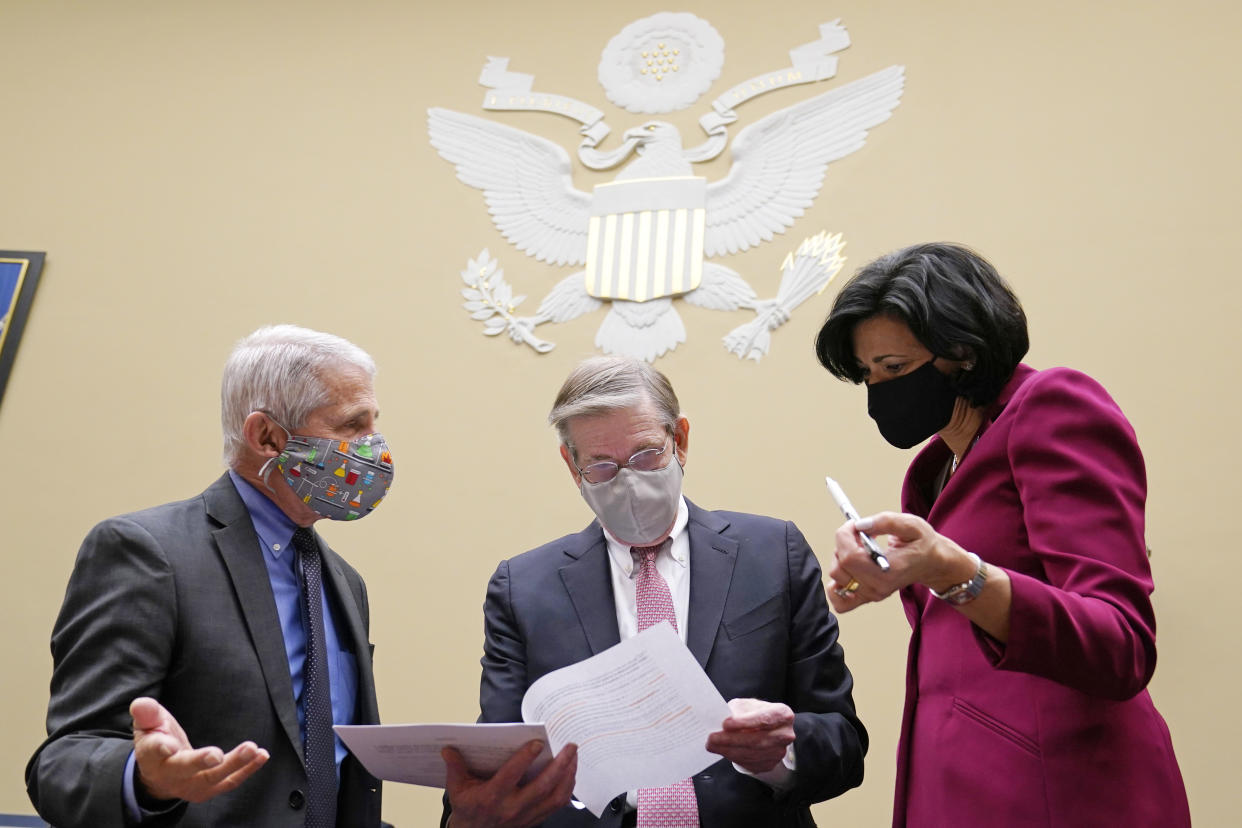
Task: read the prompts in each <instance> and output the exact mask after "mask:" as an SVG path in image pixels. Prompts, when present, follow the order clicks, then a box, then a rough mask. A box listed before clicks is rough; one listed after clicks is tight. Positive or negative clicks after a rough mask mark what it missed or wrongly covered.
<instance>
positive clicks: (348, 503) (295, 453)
mask: <svg viewBox="0 0 1242 828" xmlns="http://www.w3.org/2000/svg"><path fill="white" fill-rule="evenodd" d="M272 422H274V423H275V422H276V421H275V420H272ZM276 425H280V423H276ZM280 427H281V429H282V430H283V431H284V432H285V434H287V435H289V439H288V441H286V443H285V450H284V451H283V452H281V453H280V455H279V456H278V457H273V458H271V459H270V460H268V462H267V463H264V464H263V468H262V469H260V470H259V475H260V477H262V478H263V480H264V482H266V481H267V479H268V476H269V475H270V474H271V470H270V468H269V464H270V463H275V466H276V468H277V469H278V470H279V471H280V473H281V475H283V476H284V478H285V482H286V483H288V484H289V488H291V489H293V491H294V493H295V494H296V495H297V496H298V497H300V498H301V499H302V502H303V503H305V504H306V505H307V506H309V507H310V508H311V509H312V510H313V511H314V512H315V514H317V515H321V516H323V517H326V518H328V519H329V520H358V519H359V518H364V517H366V516H367V515H369V514H371V512H372V511H373V510H374V509H375V507H376V506H379V505H380V502H381V501H382V500H383V499H384V495H386V494H388V487H389V486H391V485H392V474H393V469H392V454H391V453H390V452H389V451H388V443H386V442H385V441H384V437H383V435H382V434H380V433H378V432H376V433H374V434H368V435H366V436H365V437H359V438H357V439H356V440H334V439H332V438H331V437H306V436H303V435H300V434H292V433H290V432H289V429H287V428H285V427H284V426H280Z"/></svg>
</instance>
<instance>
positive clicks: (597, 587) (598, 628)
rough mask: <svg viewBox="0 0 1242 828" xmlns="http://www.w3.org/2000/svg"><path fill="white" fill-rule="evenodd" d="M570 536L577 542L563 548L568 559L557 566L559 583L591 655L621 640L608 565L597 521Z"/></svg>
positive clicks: (601, 533)
mask: <svg viewBox="0 0 1242 828" xmlns="http://www.w3.org/2000/svg"><path fill="white" fill-rule="evenodd" d="M573 539H574V540H576V541H577V543H574V544H571V545H570V546H569V547H567V548H566V549H565V554H566V555H567V556H569V558H570V562H569V563H568V564H566V565H565V566H563V567H561V569H560V573H561V582H562V583H563V584H564V585H565V590H566V592H568V593H569V600H570V601H572V602H573V605H574V610H575V611H576V612H577V613H578V620H579V621H580V622H581V623H582V630H583V632H585V633H586V639H587V644H588V645H589V646H590V648H591V654H592V655H595V654H596V653H599V652H602V651H604V650H606V649H608V648H609V647H611V646H613V645H614V644H618V643H620V641H621V631H620V629H618V627H617V605H616V601H615V600H614V599H613V596H612V576H611V574H610V571H609V568H608V566H609V565H608V544H607V543H606V542H605V541H604V532H603V530H602V529H600V528H599V524H598V523H592V524H591V525H590V526H588V527H587V528H586V529H585V530H584V531H582V532H579V533H578V534H577V535H575V536H574V538H573Z"/></svg>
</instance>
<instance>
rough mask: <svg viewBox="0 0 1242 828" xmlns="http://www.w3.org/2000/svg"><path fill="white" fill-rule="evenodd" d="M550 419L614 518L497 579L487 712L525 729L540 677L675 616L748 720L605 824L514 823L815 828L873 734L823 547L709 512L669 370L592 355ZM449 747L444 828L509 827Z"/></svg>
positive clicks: (607, 816)
mask: <svg viewBox="0 0 1242 828" xmlns="http://www.w3.org/2000/svg"><path fill="white" fill-rule="evenodd" d="M549 421H550V422H551V423H552V424H553V425H554V426H555V427H556V429H557V432H558V436H559V437H560V441H561V449H560V453H561V457H562V458H563V460H564V461H565V465H566V467H567V468H568V470H569V474H570V476H571V477H572V478H573V481H574V485H575V486H576V487H577V488H578V490H579V492H580V493H581V495H582V497H583V498H584V499H585V500H586V502H587V504H588V505H589V506H590V507H591V509H592V511H593V512H594V513H595V515H596V517H597V520H595V521H593V522H592V523H591V525H590V526H588V527H587V528H586V529H584V530H582V531H581V532H578V533H576V534H571V535H566V536H565V537H563V538H560V539H559V540H555V541H552V542H551V543H548V544H545V545H543V546H541V547H539V548H537V549H534V550H532V551H530V552H527V553H525V554H522V555H518V556H517V557H515V558H513V559H511V560H508V561H503V562H502V563H501V564H500V566H499V568H498V569H497V570H496V573H495V575H493V576H492V580H491V583H490V584H489V586H488V590H487V599H486V602H485V604H484V625H485V639H484V655H483V677H482V685H481V693H480V706H481V708H482V715H481V717H480V720H481V721H484V722H510V721H521V718H522V716H521V703H522V697H523V695H525V693H526V690H527V688H528V687H530V685H531V684H532V683H534V682H535V681H536V680H537V679H538V678H539V677H540V676H543V675H544V674H546V673H549V672H551V671H553V670H556V669H558V668H561V667H564V666H566V665H569V664H573V663H575V662H578V661H581V660H583V659H585V658H589V657H590V656H592V655H594V654H596V653H598V652H600V651H601V650H604V649H606V648H608V647H610V646H612V645H614V644H616V643H618V642H619V641H621V640H622V639H624V638H628V637H630V636H632V635H635V634H636V633H637V632H639V631H641V630H642V629H645V628H646V626H649V625H650V624H651V623H658V622H659V621H661V620H664V621H668V622H669V623H671V624H672V625H673V626H674V627H675V628H676V629H677V631H678V632H679V633H680V634H681V637H682V640H683V641H684V642H685V644H686V646H687V647H688V648H689V649H690V651H691V652H692V653H693V654H694V656H695V658H696V659H697V660H698V662H699V664H700V665H702V667H703V669H704V671H705V672H706V673H707V676H708V677H709V678H710V679H711V681H712V682H713V684H715V686H716V688H717V689H718V690H719V691H720V693H721V695H723V696H724V697H725V698H726V699H729V700H730V701H729V707H730V710H731V712H732V714H731V715H730V717H729V718H727V719H726V720H725V721H724V722H723V723H722V724H721V729H720V730H719V731H718V732H716V733H713V734H712V735H711V736H710V737H709V738H708V740H707V745H706V747H707V749H708V750H709V751H711V752H713V753H716V754H719V755H720V756H721V759H720V760H719V761H717V762H716V763H715V764H713V765H711V766H709V767H708V768H706V769H705V770H704V771H703V772H702V773H699V774H697V775H696V776H695V777H694V778H693V779H691V780H686V781H685V782H683V783H681V784H679V785H675V786H672V787H670V788H667V789H644V790H639V791H631V792H629V793H628V794H624V795H621V796H619V797H617V798H616V799H615V800H614V801H613V802H612V803H611V805H610V806H609V807H608V808H607V809H606V810H605V812H604V814H603V816H602V817H601V818H599V819H596V818H595V817H594V816H593V815H592V814H591V813H590V812H588V811H586V810H584V809H581V808H576V807H564V808H561V809H559V810H557V811H556V812H554V813H552V814H550V815H549V816H547V817H546V819H544V818H543V817H540V818H538V819H519V818H514V819H511V820H509V821H506V822H505V823H504V824H506V825H514V826H516V825H532V824H542V825H544V826H547V828H551V827H552V826H556V827H557V828H569V827H570V826H584V827H585V826H610V828H615V827H616V826H628V825H637V826H638V827H639V828H644V826H647V825H676V826H678V828H689V827H691V826H702V827H703V828H754V826H765V827H767V828H771V826H778V827H780V828H785V827H786V826H788V827H789V828H792V827H793V826H810V825H814V822H813V820H812V818H811V814H810V810H809V806H810V805H811V804H813V803H815V802H820V801H823V800H825V799H828V798H830V797H833V796H836V795H838V794H840V793H842V792H844V791H846V790H848V789H850V788H852V787H854V786H856V785H858V784H860V783H861V782H862V776H863V756H864V754H865V752H866V749H867V734H866V731H865V730H864V729H863V726H862V724H861V723H860V722H859V720H858V717H857V716H856V715H855V712H854V703H853V698H852V696H851V691H852V687H853V681H852V679H851V677H850V673H849V670H848V669H847V668H846V666H845V660H844V656H843V653H842V650H841V647H840V645H839V644H838V643H837V624H836V620H835V619H834V618H833V617H832V616H831V614H830V613H829V610H828V604H827V601H826V600H825V596H824V589H823V585H822V582H821V573H820V567H819V563H818V561H816V559H815V556H814V554H813V553H812V552H811V549H810V547H808V546H807V543H806V540H805V539H804V538H803V537H802V534H801V533H800V532H799V531H798V529H797V527H796V526H794V525H793V524H792V523H789V522H787V521H782V520H775V519H772V518H767V517H760V516H757V515H750V514H744V513H740V512H719V511H706V510H704V509H701V508H699V507H698V506H696V505H695V504H693V503H691V502H689V501H688V500H686V499H685V497H683V495H682V485H681V484H682V475H683V471H682V469H683V467H684V466H685V464H686V459H687V456H688V452H689V443H690V423H689V421H688V420H687V418H685V417H683V416H682V415H681V412H680V408H679V404H678V401H677V396H676V394H674V392H673V388H672V386H671V385H670V384H669V382H668V379H667V378H666V377H665V376H664V375H663V374H661V373H660V372H658V371H656V370H655V369H654V368H652V367H651V366H649V365H648V364H647V363H645V362H642V361H640V360H634V359H628V358H612V357H598V358H594V359H589V360H586V361H585V362H583V363H582V364H580V365H579V366H578V367H577V368H576V369H575V370H574V371H573V372H572V373H571V374H570V376H569V378H568V379H567V380H566V381H565V383H564V385H563V386H562V387H561V390H560V393H559V394H558V396H557V399H556V403H555V405H554V407H553V409H552V413H551V414H550V415H549ZM737 473H738V474H746V473H747V471H746V469H745V468H743V467H738V468H737ZM447 753H448V759H449V767H450V773H449V789H448V790H449V798H450V799H451V800H453V802H452V805H453V807H452V808H451V809H446V812H445V819H444V820H442V823H441V824H442V825H444V824H451V825H452V826H453V828H467V826H476V825H490V824H494V817H495V813H494V811H493V810H491V809H490V808H489V807H488V803H486V802H469V803H468V800H467V799H466V798H465V797H463V796H458V797H456V798H455V797H454V794H455V793H456V792H457V791H458V790H461V789H464V790H465V791H469V790H470V789H471V786H476V785H478V784H480V782H479V780H476V779H474V778H473V777H471V776H470V775H469V774H468V773H467V772H466V770H465V768H464V765H463V764H462V763H461V761H460V757H458V756H456V755H455V754H454V753H453V752H452V751H447ZM467 803H468V804H469V805H470V807H469V808H467V807H466V805H467ZM450 819H451V822H449V820H450Z"/></svg>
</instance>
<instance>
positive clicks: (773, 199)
mask: <svg viewBox="0 0 1242 828" xmlns="http://www.w3.org/2000/svg"><path fill="white" fill-rule="evenodd" d="M848 45H849V36H848V34H847V33H846V31H845V29H844V27H842V26H841V25H840V23H839V21H833V22H831V23H825V24H823V25H822V26H820V38H819V40H816V41H813V42H811V43H807V44H805V45H803V46H799V47H796V48H794V49H792V50H790V52H789V56H790V65H789V66H788V67H785V68H781V69H778V70H776V71H774V72H769V73H765V74H764V75H760V76H757V77H755V78H752V79H751V80H749V81H746V82H744V83H742V84H739V85H737V86H735V87H733V88H732V89H730V90H728V91H726V92H725V93H724V94H722V95H720V96H719V97H718V98H716V99H715V100H714V101H713V102H712V104H711V111H709V112H708V113H707V114H706V115H704V116H703V117H702V118H700V119H699V123H700V125H701V126H702V127H703V129H704V131H705V132H706V133H707V138H706V140H705V141H703V143H701V144H700V145H699V146H697V147H693V148H686V147H684V146H683V142H682V136H681V134H680V131H679V130H678V129H677V127H675V126H674V125H672V124H670V123H668V122H665V121H660V120H650V121H647V122H646V123H643V124H641V125H639V126H637V127H635V128H633V129H630V130H628V131H626V132H625V133H624V134H623V135H622V138H623V141H622V144H621V146H619V147H617V148H616V149H614V150H611V151H603V150H601V149H600V148H599V144H600V142H601V141H602V140H603V139H604V138H605V137H606V136H607V135H608V134H609V132H610V131H611V130H610V128H609V127H608V125H607V124H606V123H605V121H604V115H603V113H602V112H601V111H600V110H598V109H595V108H594V107H591V106H590V105H588V104H585V103H583V102H581V101H576V100H573V99H571V98H567V97H564V96H560V95H555V94H550V93H544V92H535V91H533V83H534V78H533V77H532V76H530V75H521V74H517V73H513V72H509V71H508V59H507V58H490V59H489V60H488V63H487V65H486V66H485V67H484V70H483V73H482V76H481V78H480V83H481V84H482V85H484V86H486V87H488V88H489V91H488V92H487V93H486V94H485V96H484V103H483V106H484V109H489V110H540V111H544V112H549V113H553V114H557V115H562V116H566V117H570V118H573V119H574V120H577V121H579V122H580V123H581V124H582V127H581V129H580V133H581V134H582V135H583V136H584V137H583V139H582V141H581V143H580V144H579V146H578V159H579V161H580V162H581V163H582V164H583V165H584V166H586V167H588V168H590V169H593V170H607V169H612V168H616V167H621V169H620V171H619V172H618V173H617V175H616V177H615V179H614V180H613V181H612V182H610V183H605V184H600V185H598V186H596V187H595V188H594V189H593V191H592V192H590V193H587V192H583V191H582V190H579V189H578V188H576V187H575V186H574V185H573V181H572V177H571V174H572V169H573V168H572V162H571V160H570V156H569V154H568V153H567V152H566V151H565V149H564V148H562V147H561V146H560V145H559V144H556V143H555V142H553V141H550V140H548V139H545V138H543V137H540V136H537V135H533V134H531V133H528V132H525V131H523V130H520V129H516V128H513V127H510V126H507V125H505V124H502V123H499V122H496V121H491V120H488V119H486V118H481V117H478V116H475V115H469V114H466V113H462V112H456V111H453V110H449V109H443V108H438V107H435V108H432V109H429V110H428V128H429V133H430V137H431V143H432V145H433V146H434V147H435V149H436V150H437V151H438V152H439V153H440V155H441V156H442V157H443V158H444V159H445V160H447V161H449V162H450V163H452V164H453V165H454V166H455V167H456V170H457V177H458V178H459V179H460V180H461V181H462V182H464V183H466V184H468V185H470V186H471V187H475V188H477V189H479V190H482V191H483V196H484V200H485V201H486V202H487V206H488V211H489V213H490V214H491V217H492V220H493V222H494V223H495V224H496V227H497V229H499V230H500V232H501V233H502V235H504V237H505V238H506V239H507V240H508V241H509V242H510V243H511V244H513V245H514V246H515V247H517V249H518V250H520V251H522V252H524V253H526V254H527V255H528V256H531V257H533V258H535V259H536V260H537V261H540V262H546V263H548V264H549V265H558V266H571V267H574V268H577V269H576V270H575V271H574V272H572V273H571V274H570V275H568V276H566V277H563V278H562V279H560V281H559V282H558V283H557V284H556V285H555V286H554V287H553V288H552V289H551V291H550V292H549V293H548V294H547V296H545V297H544V299H543V300H542V301H541V303H540V305H539V307H538V309H537V310H536V312H535V314H534V315H533V316H518V315H516V314H517V306H518V305H519V304H521V302H522V301H523V299H524V298H525V297H521V296H517V297H515V296H513V291H512V289H511V287H510V286H509V284H508V283H507V282H505V280H504V274H503V271H502V270H501V269H500V267H499V263H498V262H497V261H496V260H495V259H494V258H492V257H491V255H490V254H489V252H488V251H487V250H486V249H484V250H483V252H482V253H481V254H480V255H479V256H478V257H477V258H472V259H471V260H470V261H469V262H468V263H467V266H466V268H465V269H464V270H463V271H462V274H461V275H462V278H463V280H464V281H465V282H466V286H465V287H464V288H463V290H462V294H463V296H464V297H465V299H466V301H465V303H464V306H465V308H466V310H467V311H469V312H470V313H471V316H472V317H473V318H475V319H478V320H481V321H483V322H484V331H483V332H484V333H486V334H490V335H498V334H500V333H508V335H509V336H510V338H512V339H513V340H514V341H515V342H524V343H526V344H528V345H530V346H531V347H533V348H534V349H535V350H536V351H538V352H540V353H546V352H547V351H549V350H551V348H552V347H554V346H553V344H552V343H550V342H547V341H545V340H542V339H540V338H538V337H536V336H535V334H534V329H535V327H536V326H538V325H540V324H543V323H546V322H554V323H559V322H567V321H569V320H571V319H574V318H577V317H579V316H582V315H584V314H586V313H589V312H592V311H595V310H597V309H599V308H600V307H602V305H603V304H604V303H605V302H607V303H608V304H609V308H608V312H607V313H606V315H605V317H604V319H603V321H602V323H601V325H600V328H599V331H598V333H597V334H596V337H595V345H596V347H598V348H600V349H601V350H602V351H604V352H605V353H623V354H631V355H634V356H637V357H640V358H642V359H646V360H648V361H654V360H655V359H657V358H658V357H660V356H662V355H663V354H665V353H667V352H668V351H669V350H671V349H673V348H675V347H677V345H678V344H680V343H681V342H684V341H685V339H686V331H685V326H684V324H683V322H682V320H681V316H680V314H678V312H677V309H676V307H675V306H674V300H675V299H681V300H683V301H686V302H690V303H692V304H695V305H698V306H701V307H706V308H711V309H716V310H739V309H749V310H753V311H754V312H755V314H756V316H755V318H754V319H752V320H751V321H749V322H747V323H745V324H743V325H741V326H739V327H738V328H736V329H734V330H733V331H732V332H730V333H729V334H728V335H726V336H725V337H724V344H725V346H726V348H727V349H728V350H729V351H731V352H733V353H735V354H737V356H739V357H746V358H751V359H755V360H758V359H760V358H761V357H762V356H764V355H765V354H766V353H767V352H768V349H769V348H770V345H771V339H770V332H771V331H772V330H775V329H776V328H777V327H779V326H780V325H782V324H784V322H786V321H788V319H789V314H790V313H792V311H793V310H794V308H796V307H797V306H798V305H799V304H800V303H801V302H803V301H805V300H806V299H807V298H809V297H810V296H812V295H814V294H815V293H816V292H818V291H820V290H822V289H823V288H824V287H825V286H826V285H827V284H828V282H829V281H830V280H831V278H832V277H833V276H834V275H835V274H836V273H837V272H838V271H839V270H840V268H841V265H842V263H843V262H844V257H843V256H842V255H841V250H842V248H843V247H844V242H843V241H842V240H841V236H840V234H834V235H829V234H828V233H826V232H821V233H818V234H816V235H813V236H811V237H809V238H807V239H806V240H805V241H803V242H802V243H801V244H800V245H799V246H798V248H797V249H796V251H792V252H790V253H789V254H788V255H787V256H786V257H785V261H784V263H783V265H782V276H781V284H780V288H779V290H778V292H777V295H776V297H775V298H772V299H767V300H760V299H758V297H757V295H756V293H755V291H754V289H753V288H751V286H750V285H749V284H748V283H747V282H746V280H744V279H743V278H742V277H741V276H740V275H739V274H738V273H737V272H736V271H734V270H733V269H731V268H729V267H727V266H725V265H724V264H721V263H719V262H716V261H710V260H711V259H715V258H718V257H721V256H724V255H726V254H736V253H740V252H743V251H746V250H748V249H750V248H751V247H754V246H756V245H759V244H761V243H763V242H768V241H771V240H772V238H773V236H774V234H777V233H784V232H785V230H786V228H788V227H790V226H792V225H793V223H794V221H795V220H796V219H797V218H799V217H800V216H801V215H802V214H803V213H804V212H805V210H806V209H807V208H808V207H810V206H811V205H812V204H813V203H814V201H815V199H816V197H817V196H818V195H819V192H820V189H821V187H822V185H823V181H824V175H825V172H826V170H827V166H828V164H830V163H831V162H833V161H835V160H837V159H839V158H842V157H843V156H845V155H848V154H849V153H852V152H854V151H855V150H857V149H859V148H861V147H862V146H863V143H864V142H865V140H866V137H867V131H868V130H869V129H870V128H872V127H874V126H875V125H877V124H879V123H882V122H883V121H885V120H887V119H888V118H889V116H890V114H891V112H892V110H893V109H894V108H895V107H896V106H897V104H898V102H899V100H900V98H901V93H902V86H903V81H904V77H903V69H902V67H901V66H890V67H888V68H887V69H883V70H880V71H879V72H875V73H874V74H871V75H869V76H867V77H864V78H861V79H859V80H856V81H853V82H851V83H848V84H844V85H842V86H839V87H836V88H834V89H831V90H829V91H827V92H823V93H821V94H819V95H816V96H814V97H812V98H810V99H808V100H804V101H802V102H800V103H797V104H794V105H792V106H789V107H787V108H785V109H782V110H779V111H777V112H773V113H772V114H770V115H767V116H766V117H764V118H762V119H760V120H759V121H757V122H755V123H753V124H751V125H749V126H747V127H746V128H744V129H742V130H741V131H740V132H739V133H738V134H737V137H736V138H734V139H733V141H732V144H731V146H730V141H729V135H728V130H729V126H730V125H731V124H733V123H735V122H736V121H737V117H738V116H737V113H736V112H735V111H734V108H735V107H737V106H739V105H741V104H743V103H745V102H746V101H748V100H750V99H753V98H754V97H757V96H758V95H762V94H764V93H766V92H769V91H772V90H773V89H780V88H785V87H788V86H792V85H798V84H806V83H816V82H820V81H824V80H827V79H828V78H831V77H832V76H833V75H835V73H836V60H837V59H836V58H835V57H833V53H835V52H837V51H840V50H841V49H844V48H845V47H847V46H848ZM723 62H724V43H723V41H722V40H721V38H720V35H719V34H718V33H717V32H716V30H715V29H714V28H713V27H712V26H711V25H710V24H709V23H707V22H706V21H705V20H702V19H700V18H698V17H696V16H694V15H692V14H688V13H668V12H666V13H661V14H657V15H653V16H651V17H647V18H643V19H641V20H638V21H635V22H634V23H631V24H630V25H629V26H627V27H625V29H623V30H622V31H621V33H620V34H618V35H617V36H616V37H614V38H612V40H611V41H610V42H609V43H608V45H607V46H606V47H605V49H604V53H603V56H602V57H601V60H600V64H599V81H600V84H601V86H603V88H604V91H605V93H606V94H607V96H608V98H609V100H611V101H612V102H613V103H615V104H616V105H617V106H620V107H623V108H625V109H626V110H627V111H629V112H636V113H645V114H659V113H666V112H672V111H677V110H680V109H685V108H687V107H688V106H690V105H691V104H693V103H694V102H695V101H696V100H697V99H698V98H699V97H700V96H701V95H702V94H703V92H705V91H707V89H709V88H710V86H711V84H712V82H713V81H715V80H716V79H717V78H718V77H719V74H720V69H721V67H722V66H723ZM726 146H728V147H730V151H731V154H732V166H731V168H730V170H729V172H728V174H727V175H725V176H724V177H723V178H721V179H719V180H716V181H708V180H707V179H706V178H705V177H703V176H698V175H695V173H694V168H693V165H694V164H695V163H701V162H704V161H709V160H711V159H713V158H716V157H717V156H719V155H720V154H721V152H723V151H724V149H725V148H726ZM622 165H624V166H622Z"/></svg>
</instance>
